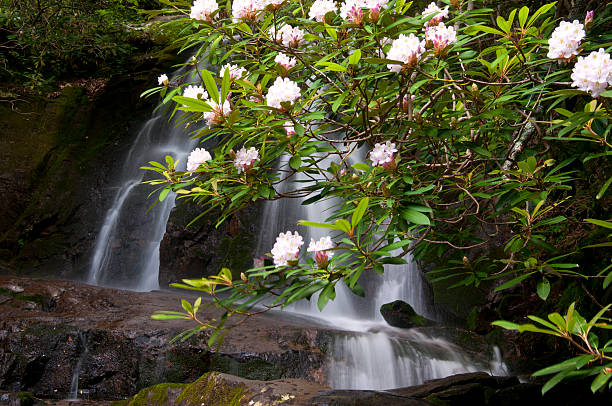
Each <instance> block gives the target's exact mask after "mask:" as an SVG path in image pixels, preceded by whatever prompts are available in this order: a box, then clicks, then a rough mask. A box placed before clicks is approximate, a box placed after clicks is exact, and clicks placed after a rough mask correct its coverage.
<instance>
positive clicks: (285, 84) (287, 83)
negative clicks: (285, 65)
mask: <svg viewBox="0 0 612 406" xmlns="http://www.w3.org/2000/svg"><path fill="white" fill-rule="evenodd" d="M298 97H300V88H299V86H298V85H297V83H295V82H293V81H292V80H290V79H289V78H276V80H275V81H274V84H273V85H272V86H270V89H268V94H267V95H266V102H267V104H268V106H270V107H275V108H277V109H280V108H282V106H281V103H284V102H294V101H295V100H296V99H297V98H298Z"/></svg>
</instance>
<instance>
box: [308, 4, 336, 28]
mask: <svg viewBox="0 0 612 406" xmlns="http://www.w3.org/2000/svg"><path fill="white" fill-rule="evenodd" d="M337 9H338V5H337V4H336V2H335V1H333V0H316V1H315V2H314V3H312V6H311V7H310V11H309V12H308V18H310V19H311V20H315V21H318V22H320V23H321V22H323V21H324V20H325V14H327V13H329V12H334V13H335V12H336V10H337Z"/></svg>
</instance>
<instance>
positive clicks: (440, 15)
mask: <svg viewBox="0 0 612 406" xmlns="http://www.w3.org/2000/svg"><path fill="white" fill-rule="evenodd" d="M421 15H422V16H423V17H428V16H431V15H434V17H433V18H432V19H431V20H429V21H427V25H431V26H433V25H438V24H440V22H441V21H442V20H443V19H445V18H446V17H448V6H446V7H444V9H441V8H440V7H438V6H437V5H436V3H435V2H431V3H430V4H429V6H427V8H426V9H425V10H423V12H422V13H421Z"/></svg>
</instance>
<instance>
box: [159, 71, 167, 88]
mask: <svg viewBox="0 0 612 406" xmlns="http://www.w3.org/2000/svg"><path fill="white" fill-rule="evenodd" d="M169 83H170V81H169V80H168V75H166V74H165V73H164V74H162V75H159V77H158V78H157V84H159V85H160V86H161V85H164V86H168V84H169Z"/></svg>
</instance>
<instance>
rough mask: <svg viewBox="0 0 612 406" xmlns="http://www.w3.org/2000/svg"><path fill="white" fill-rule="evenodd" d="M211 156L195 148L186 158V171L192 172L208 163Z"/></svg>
mask: <svg viewBox="0 0 612 406" xmlns="http://www.w3.org/2000/svg"><path fill="white" fill-rule="evenodd" d="M211 159H212V156H211V155H210V152H208V151H206V149H204V148H196V149H194V150H193V151H191V153H190V154H189V157H188V158H187V170H188V171H189V172H193V171H195V170H196V169H198V168H199V167H200V165H202V164H203V163H204V162H206V161H210V160H211Z"/></svg>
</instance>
